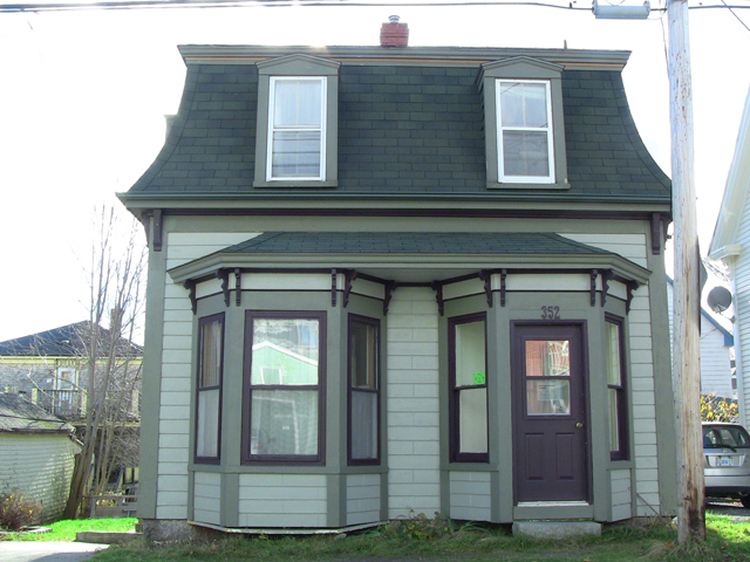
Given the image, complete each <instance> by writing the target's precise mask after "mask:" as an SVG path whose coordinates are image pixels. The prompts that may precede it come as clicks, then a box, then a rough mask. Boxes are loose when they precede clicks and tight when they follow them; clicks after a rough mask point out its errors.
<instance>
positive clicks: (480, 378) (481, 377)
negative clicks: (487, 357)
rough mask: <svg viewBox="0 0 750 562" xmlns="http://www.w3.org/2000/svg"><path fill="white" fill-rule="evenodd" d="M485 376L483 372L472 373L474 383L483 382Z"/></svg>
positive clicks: (485, 379)
mask: <svg viewBox="0 0 750 562" xmlns="http://www.w3.org/2000/svg"><path fill="white" fill-rule="evenodd" d="M486 381H487V376H486V375H485V374H484V373H474V384H485V382H486Z"/></svg>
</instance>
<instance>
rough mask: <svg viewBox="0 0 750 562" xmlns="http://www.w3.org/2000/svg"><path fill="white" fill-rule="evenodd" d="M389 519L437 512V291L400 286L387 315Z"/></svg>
mask: <svg viewBox="0 0 750 562" xmlns="http://www.w3.org/2000/svg"><path fill="white" fill-rule="evenodd" d="M387 342H388V343H387V346H388V347H387V349H388V352H387V353H388V372H387V377H388V378H387V381H388V467H389V471H388V490H389V506H388V507H389V517H390V518H391V519H394V518H396V517H409V516H411V515H414V514H419V513H424V514H425V515H427V516H428V517H432V516H433V515H434V513H435V512H436V511H440V470H439V469H440V451H439V439H440V437H439V433H440V427H439V418H438V412H439V411H440V401H439V398H438V312H437V304H436V302H435V292H434V291H433V290H431V289H422V288H399V289H397V290H396V291H394V293H393V300H392V301H391V303H390V311H389V313H388V334H387Z"/></svg>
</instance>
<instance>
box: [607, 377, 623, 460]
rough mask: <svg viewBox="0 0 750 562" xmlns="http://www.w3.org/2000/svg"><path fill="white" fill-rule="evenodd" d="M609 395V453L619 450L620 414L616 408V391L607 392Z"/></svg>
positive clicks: (609, 390)
mask: <svg viewBox="0 0 750 562" xmlns="http://www.w3.org/2000/svg"><path fill="white" fill-rule="evenodd" d="M607 394H608V395H609V448H610V450H611V451H619V450H620V412H619V408H618V404H617V402H618V392H617V389H614V388H610V389H608V390H607Z"/></svg>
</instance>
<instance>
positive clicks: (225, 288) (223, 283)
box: [216, 269, 229, 307]
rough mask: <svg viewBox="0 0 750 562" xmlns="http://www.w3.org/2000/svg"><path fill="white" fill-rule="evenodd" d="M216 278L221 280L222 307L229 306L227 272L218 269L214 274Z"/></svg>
mask: <svg viewBox="0 0 750 562" xmlns="http://www.w3.org/2000/svg"><path fill="white" fill-rule="evenodd" d="M216 277H218V278H219V279H221V292H222V293H223V294H224V306H226V307H228V306H229V271H227V270H226V269H220V270H219V271H217V272H216Z"/></svg>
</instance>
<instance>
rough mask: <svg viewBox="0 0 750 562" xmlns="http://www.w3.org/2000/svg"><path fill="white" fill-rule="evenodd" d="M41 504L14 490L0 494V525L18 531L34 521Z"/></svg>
mask: <svg viewBox="0 0 750 562" xmlns="http://www.w3.org/2000/svg"><path fill="white" fill-rule="evenodd" d="M40 512H41V506H40V505H39V504H38V503H36V502H34V501H32V500H30V499H28V498H27V497H26V496H24V495H23V494H20V493H18V492H16V491H14V492H10V493H5V494H0V527H3V528H5V529H10V530H11V531H19V530H21V529H23V528H24V527H28V526H29V525H31V524H32V523H34V522H35V521H36V519H37V517H38V515H37V514H39V513H40Z"/></svg>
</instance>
